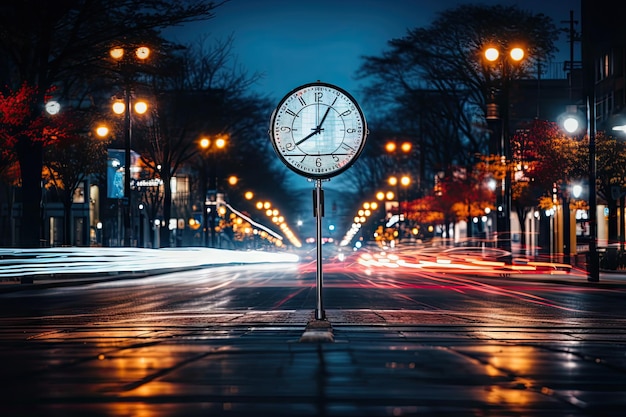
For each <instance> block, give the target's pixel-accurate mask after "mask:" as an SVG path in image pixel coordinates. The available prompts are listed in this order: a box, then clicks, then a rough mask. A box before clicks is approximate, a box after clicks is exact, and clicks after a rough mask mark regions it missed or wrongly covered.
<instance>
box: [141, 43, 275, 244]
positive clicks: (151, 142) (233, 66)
mask: <svg viewBox="0 0 626 417" xmlns="http://www.w3.org/2000/svg"><path fill="white" fill-rule="evenodd" d="M232 41H233V39H232V37H231V38H228V39H226V40H225V41H222V40H216V41H215V42H214V43H212V44H208V43H207V41H206V38H201V39H200V40H199V41H198V42H197V43H195V44H191V45H187V48H186V49H184V50H182V51H180V53H179V54H177V55H176V56H172V57H169V58H168V59H167V60H166V62H165V63H164V64H163V65H162V66H161V68H160V70H159V71H158V73H157V74H156V75H155V76H154V77H153V82H152V85H151V88H152V90H153V96H154V102H155V106H154V112H153V122H152V124H151V128H150V132H149V134H148V135H145V136H144V137H143V140H141V141H139V142H137V144H136V146H137V149H138V150H140V151H141V152H142V154H143V155H144V161H145V163H146V164H147V165H148V166H149V167H151V168H152V169H153V170H154V171H155V172H158V174H159V176H160V178H161V179H162V180H163V188H164V197H163V211H162V213H163V217H164V220H165V222H166V224H167V222H169V219H170V217H171V206H172V192H171V187H170V179H171V178H172V177H174V176H175V175H176V173H177V171H179V170H180V168H181V167H183V166H188V167H194V166H195V167H196V169H198V170H202V169H204V168H203V164H193V162H194V159H197V158H198V157H201V153H202V152H203V150H202V149H201V148H200V147H199V140H200V138H201V137H203V136H204V137H208V138H212V139H215V138H217V137H226V138H228V139H227V142H228V145H227V146H228V150H227V151H224V152H220V153H219V155H217V153H216V154H215V155H214V158H213V160H212V161H210V162H211V163H212V164H214V165H215V164H217V163H218V161H219V164H220V167H221V169H222V170H225V169H227V168H228V169H233V170H234V171H236V172H237V173H238V174H239V175H243V176H245V177H246V178H245V179H244V181H245V182H247V183H248V184H249V185H250V186H256V188H257V189H258V188H261V187H267V184H268V183H269V184H271V183H274V185H275V184H279V185H282V183H283V181H282V179H283V178H284V177H283V176H282V175H284V174H282V171H280V170H278V169H276V168H275V165H274V164H273V163H272V162H271V161H270V160H269V155H270V152H272V151H270V150H269V149H267V151H263V152H259V149H260V148H263V147H267V145H266V143H269V141H268V140H266V130H267V109H268V108H269V104H268V102H267V100H264V99H263V98H262V97H258V96H254V95H252V96H251V95H247V94H246V93H247V91H248V90H249V88H250V87H251V86H252V85H253V84H254V83H255V82H256V81H257V80H258V79H259V77H260V75H259V74H252V75H249V74H248V72H247V71H246V70H245V69H244V68H242V67H241V66H239V65H238V63H237V60H236V57H235V56H234V54H233V53H232ZM268 151H269V152H268ZM253 167H254V169H251V168H253ZM211 169H213V170H215V169H216V167H215V166H213V167H211ZM198 173H199V174H201V175H200V177H204V176H206V175H207V173H206V172H201V171H198ZM212 176H213V177H215V176H216V174H215V173H214V174H213V175H212ZM214 186H215V187H217V186H218V184H214ZM198 188H202V189H204V188H206V187H198ZM274 188H276V187H274ZM203 194H204V192H202V193H201V194H199V195H198V196H197V197H198V202H197V204H198V205H200V206H202V205H203V204H204V198H205V196H204V195H203ZM161 232H162V235H161V242H162V244H163V245H168V244H169V241H170V238H169V229H168V228H162V229H161Z"/></svg>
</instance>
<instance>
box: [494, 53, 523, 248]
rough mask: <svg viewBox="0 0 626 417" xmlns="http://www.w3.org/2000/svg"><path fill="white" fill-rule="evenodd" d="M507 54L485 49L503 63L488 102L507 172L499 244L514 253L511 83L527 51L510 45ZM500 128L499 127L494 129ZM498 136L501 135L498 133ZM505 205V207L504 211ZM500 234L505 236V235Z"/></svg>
mask: <svg viewBox="0 0 626 417" xmlns="http://www.w3.org/2000/svg"><path fill="white" fill-rule="evenodd" d="M507 51H508V53H507V54H501V51H500V50H499V49H498V48H495V47H489V48H486V49H485V50H484V57H485V59H486V60H487V61H488V62H489V63H493V64H499V65H500V74H499V76H500V89H499V91H497V89H495V88H494V89H493V90H492V93H491V96H490V101H491V102H490V103H487V112H486V117H487V120H488V121H490V122H492V123H493V122H496V121H498V120H499V121H500V123H499V126H498V125H496V126H497V127H498V128H499V129H500V132H499V133H500V135H499V136H500V137H499V141H497V142H495V145H496V146H495V148H496V152H497V153H498V154H499V155H500V156H501V158H502V161H503V163H504V164H505V175H504V180H503V182H502V187H501V190H500V192H499V193H497V194H496V199H497V200H498V201H497V202H496V203H497V204H496V205H497V206H498V210H499V211H498V217H497V222H496V224H497V231H498V234H499V236H498V246H499V247H500V248H501V249H504V250H505V251H507V252H509V253H512V252H511V251H512V246H511V206H512V202H511V172H509V169H508V165H509V163H510V162H511V159H512V154H511V139H510V137H509V122H510V120H509V106H510V103H509V101H510V100H509V87H510V82H511V79H512V73H513V70H514V68H515V67H516V66H519V64H520V63H521V62H522V61H523V60H524V58H525V52H524V50H523V49H522V48H520V47H512V48H509V49H508V50H507ZM496 91H497V92H498V93H499V94H497V95H498V96H499V97H498V98H499V99H500V100H499V101H500V103H499V104H500V105H498V104H497V101H498V100H497V98H496ZM493 131H497V129H493ZM494 137H497V136H496V135H494ZM500 208H501V211H500ZM500 234H503V235H504V236H505V238H504V239H502V238H501V236H500Z"/></svg>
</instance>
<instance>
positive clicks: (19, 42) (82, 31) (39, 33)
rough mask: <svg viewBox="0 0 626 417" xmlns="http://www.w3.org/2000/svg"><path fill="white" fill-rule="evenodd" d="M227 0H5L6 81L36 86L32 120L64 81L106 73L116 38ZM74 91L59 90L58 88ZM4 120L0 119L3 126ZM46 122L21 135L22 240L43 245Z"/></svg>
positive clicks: (1, 29)
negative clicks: (105, 60) (38, 131)
mask: <svg viewBox="0 0 626 417" xmlns="http://www.w3.org/2000/svg"><path fill="white" fill-rule="evenodd" d="M222 3H223V2H221V3H216V2H210V1H202V0H187V1H181V0H162V1H145V0H69V1H64V2H50V1H47V0H24V1H19V2H3V3H2V5H1V6H0V53H1V54H2V56H3V57H4V59H3V60H2V61H1V62H0V75H1V76H2V83H1V85H3V86H7V87H4V88H5V90H6V91H16V90H17V89H18V88H19V87H20V86H22V85H23V84H28V85H29V86H32V87H33V88H35V89H36V91H37V94H38V96H37V99H36V100H34V102H33V105H32V106H31V108H30V117H28V118H25V120H24V123H25V124H30V123H31V122H32V121H33V120H36V119H37V118H38V117H39V116H40V115H41V113H42V111H43V104H44V102H45V99H46V95H47V94H50V93H51V89H52V87H53V86H56V85H57V84H60V81H62V80H70V79H71V80H77V81H78V80H81V79H84V77H85V76H86V75H89V76H93V75H94V74H102V70H103V68H102V65H101V64H102V60H103V57H106V56H107V53H108V50H109V49H110V48H111V46H112V45H113V44H114V43H115V42H128V43H132V42H133V41H136V40H137V39H140V38H141V39H142V40H144V41H146V40H152V41H158V38H159V37H158V34H159V32H158V31H159V30H160V29H162V28H165V27H168V26H173V25H178V24H181V23H184V22H189V21H195V20H205V19H210V18H212V17H213V10H214V9H215V8H216V7H217V6H219V5H220V4H222ZM68 93H69V92H68V91H63V90H59V89H57V90H56V91H55V95H57V96H59V97H67V96H68V95H67V94H68ZM2 128H4V126H0V129H2ZM44 129H45V126H41V131H42V133H41V135H39V137H37V136H26V135H23V134H19V133H18V134H17V135H16V137H15V140H14V143H15V145H14V149H15V152H16V154H17V157H18V161H19V165H20V172H21V186H22V216H23V221H22V222H21V225H22V230H21V234H20V236H21V238H22V242H21V244H22V245H24V246H37V245H39V238H40V222H37V221H32V219H38V218H39V217H40V201H41V175H42V164H43V147H44V140H43V139H44V136H45V135H44V133H43V131H44Z"/></svg>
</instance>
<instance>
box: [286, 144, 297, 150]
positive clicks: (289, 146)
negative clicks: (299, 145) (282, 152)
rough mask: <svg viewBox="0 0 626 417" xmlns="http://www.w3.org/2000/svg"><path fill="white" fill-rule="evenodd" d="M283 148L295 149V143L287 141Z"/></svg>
mask: <svg viewBox="0 0 626 417" xmlns="http://www.w3.org/2000/svg"><path fill="white" fill-rule="evenodd" d="M285 149H286V150H287V151H293V150H294V149H296V145H295V144H293V143H292V142H289V143H288V144H286V145H285Z"/></svg>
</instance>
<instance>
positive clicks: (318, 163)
mask: <svg viewBox="0 0 626 417" xmlns="http://www.w3.org/2000/svg"><path fill="white" fill-rule="evenodd" d="M315 166H316V167H318V168H319V167H321V166H322V158H315Z"/></svg>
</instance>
